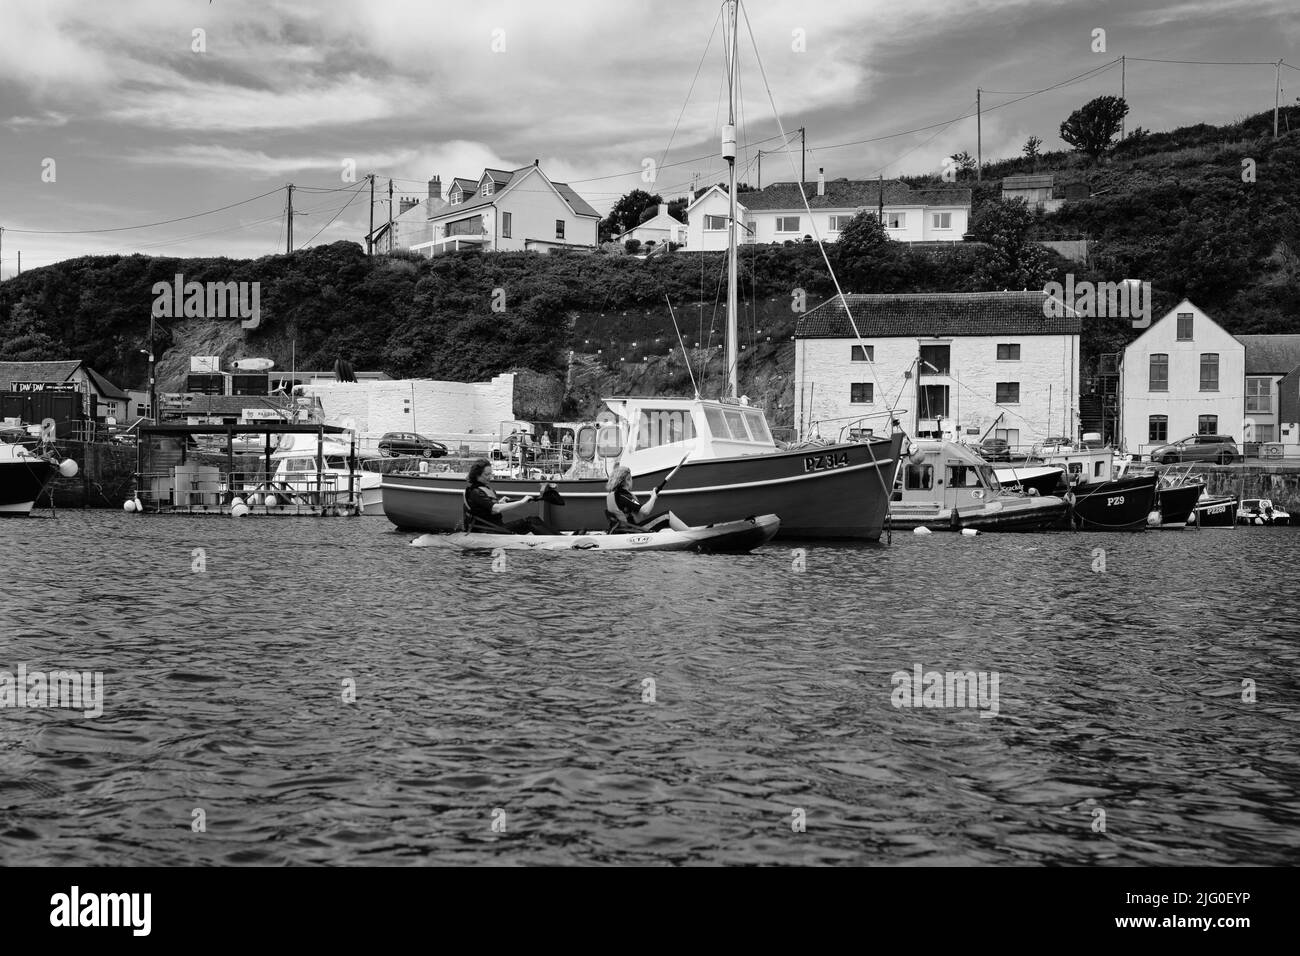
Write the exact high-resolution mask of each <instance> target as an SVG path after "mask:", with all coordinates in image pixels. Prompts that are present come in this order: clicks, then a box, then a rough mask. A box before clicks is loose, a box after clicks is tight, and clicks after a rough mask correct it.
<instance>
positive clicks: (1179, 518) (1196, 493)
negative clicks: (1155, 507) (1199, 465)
mask: <svg viewBox="0 0 1300 956" xmlns="http://www.w3.org/2000/svg"><path fill="white" fill-rule="evenodd" d="M1204 490H1205V485H1204V484H1202V483H1200V482H1196V483H1194V484H1188V485H1173V486H1166V487H1164V488H1161V489H1160V492H1159V497H1160V527H1162V528H1186V527H1187V522H1188V520H1190V519H1191V517H1192V512H1193V511H1195V510H1196V503H1197V502H1198V501H1200V500H1201V492H1202V491H1204Z"/></svg>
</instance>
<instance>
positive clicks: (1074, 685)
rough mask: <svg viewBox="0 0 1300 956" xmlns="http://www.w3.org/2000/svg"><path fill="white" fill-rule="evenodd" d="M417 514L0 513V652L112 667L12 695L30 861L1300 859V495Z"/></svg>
mask: <svg viewBox="0 0 1300 956" xmlns="http://www.w3.org/2000/svg"><path fill="white" fill-rule="evenodd" d="M410 537H411V536H409V535H402V534H397V533H393V532H391V531H390V526H389V525H388V523H387V522H386V521H384V520H383V519H382V518H380V519H372V518H356V519H333V520H312V519H245V520H242V521H234V520H231V519H222V518H159V517H155V518H149V517H143V518H142V517H140V516H134V517H132V516H129V515H124V514H118V513H108V512H61V513H60V514H59V516H58V517H57V518H55V519H50V518H35V517H34V518H32V519H29V520H26V521H23V520H10V521H4V522H0V572H2V573H0V587H2V588H3V590H2V592H0V635H2V639H0V670H9V671H11V672H13V671H15V670H16V668H17V667H18V665H19V664H26V665H27V667H28V669H29V670H37V669H42V668H44V669H48V670H55V669H64V668H69V669H77V670H85V671H96V670H97V671H102V672H103V674H104V695H105V700H104V712H103V715H102V716H100V717H98V718H91V719H87V718H85V717H83V716H82V715H81V714H80V713H78V712H73V711H69V710H54V709H44V710H41V709H29V708H23V709H15V708H7V709H4V710H0V862H3V863H5V864H19V863H45V864H72V863H80V864H119V865H120V864H169V865H172V864H190V863H222V864H310V863H329V864H367V863H370V864H391V863H524V864H564V863H761V864H766V863H778V864H802V863H841V862H843V863H890V864H902V863H924V864H989V863H1002V864H1015V863H1029V864H1032V863H1057V864H1060V863H1067V864H1090V863H1104V864H1142V863H1150V864H1192V863H1241V864H1286V863H1295V862H1297V860H1300V796H1298V795H1297V791H1298V790H1300V747H1298V746H1297V740H1298V739H1300V723H1298V712H1297V703H1298V702H1300V677H1298V676H1297V675H1298V674H1300V651H1298V649H1297V648H1298V645H1300V628H1298V627H1297V625H1296V612H1297V607H1296V601H1295V594H1296V592H1295V587H1294V583H1295V580H1296V573H1295V555H1296V554H1297V545H1298V544H1300V532H1298V531H1296V530H1295V529H1288V528H1277V529H1274V528H1258V529H1239V530H1235V531H1234V530H1214V531H1211V530H1203V531H1199V532H1197V531H1184V532H1144V533H1141V534H1133V535H1091V534H1054V535H1053V534H1048V535H1032V536H1031V535H1003V536H998V535H983V536H980V537H977V538H965V537H960V536H952V535H947V534H935V535H932V536H929V537H920V536H913V535H910V534H896V535H895V536H894V540H893V543H892V545H890V546H884V545H881V546H819V545H816V544H809V545H807V546H806V555H805V556H804V561H805V562H806V570H804V571H802V572H798V571H795V570H794V569H793V564H794V561H793V557H794V556H793V553H792V550H791V547H790V546H788V545H785V544H782V543H778V544H777V545H775V546H769V547H768V548H766V549H764V550H762V551H760V552H758V553H755V554H753V555H749V556H743V557H720V556H719V557H708V556H698V555H690V554H641V555H629V554H616V553H605V554H598V553H578V554H553V553H552V554H537V553H519V552H511V553H509V554H508V555H507V559H506V560H507V563H506V565H505V567H504V568H502V569H500V570H494V569H493V559H492V557H491V555H489V554H465V553H457V552H450V551H443V550H440V549H428V548H412V547H409V546H408V541H409V540H410ZM195 548H202V549H204V557H205V562H206V570H204V571H202V572H200V573H195V572H194V571H193V570H192V566H193V563H194V554H193V549H195ZM1097 548H1104V549H1105V555H1104V558H1105V571H1104V572H1101V573H1097V572H1094V571H1093V566H1094V564H1097V563H1098V557H1099V555H1098V554H1096V553H1095V552H1094V549H1097ZM499 563H500V562H498V564H499ZM918 664H919V665H921V666H922V667H923V669H924V670H927V671H928V670H932V669H933V670H938V671H950V670H952V671H956V670H976V671H987V672H993V671H996V672H997V673H998V675H999V700H998V708H997V710H998V712H997V715H996V716H994V717H991V718H981V717H980V716H979V713H980V711H979V709H978V708H969V707H966V708H952V709H947V708H917V709H906V708H899V707H895V706H893V705H892V703H891V692H892V691H893V684H892V682H891V675H892V674H894V672H896V671H899V670H905V671H908V672H911V671H912V669H913V668H914V666H915V665H918ZM647 678H648V679H650V680H652V681H653V688H652V687H651V685H650V684H649V683H648V682H647ZM1246 679H1249V680H1252V681H1254V682H1255V695H1256V699H1255V701H1254V702H1244V701H1243V700H1242V697H1243V683H1242V682H1243V680H1246ZM349 680H350V681H355V687H356V701H355V703H344V701H343V697H344V693H345V682H346V681H349ZM651 689H653V692H654V700H653V702H650V701H647V700H645V699H643V698H644V697H646V696H649V692H650V690H651ZM196 810H202V811H203V814H204V819H205V821H206V832H195V830H194V826H196V824H193V823H192V821H194V820H195V819H196V817H195V811H196ZM796 811H802V813H803V818H804V819H805V820H806V832H796V829H795V827H794V826H792V824H794V823H795V822H796V821H797V820H798V819H799V816H798V813H796ZM1098 811H1101V813H1099V812H1098ZM1103 814H1104V816H1103ZM494 820H495V821H496V823H497V827H498V829H497V830H494V829H493V823H494ZM1103 822H1104V831H1101V830H1100V825H1101V824H1102V823H1103ZM502 825H504V831H501V830H500V829H499V828H500V827H501V826H502Z"/></svg>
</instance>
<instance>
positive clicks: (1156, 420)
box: [1147, 415, 1169, 445]
mask: <svg viewBox="0 0 1300 956" xmlns="http://www.w3.org/2000/svg"><path fill="white" fill-rule="evenodd" d="M1147 441H1149V442H1156V443H1158V444H1161V445H1163V444H1164V443H1165V442H1167V441H1169V416H1168V415H1152V416H1151V417H1150V418H1148V419H1147Z"/></svg>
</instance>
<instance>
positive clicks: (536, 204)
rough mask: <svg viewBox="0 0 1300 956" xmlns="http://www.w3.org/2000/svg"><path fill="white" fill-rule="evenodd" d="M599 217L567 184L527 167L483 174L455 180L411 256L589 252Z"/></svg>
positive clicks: (535, 164) (536, 166)
mask: <svg viewBox="0 0 1300 956" xmlns="http://www.w3.org/2000/svg"><path fill="white" fill-rule="evenodd" d="M599 223H600V214H599V213H597V212H596V210H594V209H592V208H591V206H590V205H588V203H587V201H586V200H585V199H583V198H582V197H581V196H579V195H578V194H577V193H576V192H575V191H574V190H573V189H572V188H571V187H570V186H569V185H568V184H567V183H557V182H554V181H552V180H551V179H549V178H547V176H546V174H545V173H544V172H542V170H541V167H540V166H538V164H537V161H536V160H534V161H533V165H531V166H522V167H520V168H519V169H514V170H505V169H485V170H483V173H482V175H480V176H479V177H478V178H477V179H468V178H457V179H453V180H452V181H451V186H450V187H449V188H448V190H447V204H446V206H445V207H442V208H440V209H438V210H437V211H436V212H435V214H434V215H433V216H431V217H429V218H428V226H429V230H430V235H429V239H428V240H427V241H424V242H420V243H417V244H415V245H412V246H411V247H410V248H411V250H412V251H414V252H420V253H423V254H424V255H426V256H434V255H438V254H440V253H443V252H449V251H453V250H456V249H466V248H470V247H473V246H477V247H479V248H482V249H486V250H490V251H493V252H506V251H534V252H549V251H551V250H552V249H570V248H580V249H592V248H595V246H596V230H597V226H598V224H599Z"/></svg>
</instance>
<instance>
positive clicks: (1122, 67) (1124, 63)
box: [1119, 56, 1128, 139]
mask: <svg viewBox="0 0 1300 956" xmlns="http://www.w3.org/2000/svg"><path fill="white" fill-rule="evenodd" d="M1127 70H1128V60H1127V59H1126V58H1125V57H1122V56H1121V57H1120V58H1119V98H1120V99H1121V100H1123V101H1124V104H1125V105H1126V106H1127V105H1128V97H1127V95H1126V94H1125V92H1124V86H1125V79H1126V77H1125V75H1124V74H1125V73H1126V72H1127ZM1119 138H1120V139H1123V138H1124V117H1122V116H1121V117H1120V118H1119Z"/></svg>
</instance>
